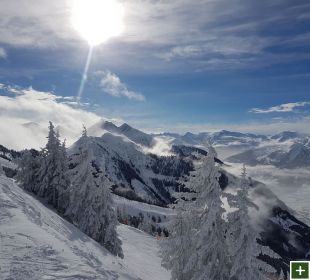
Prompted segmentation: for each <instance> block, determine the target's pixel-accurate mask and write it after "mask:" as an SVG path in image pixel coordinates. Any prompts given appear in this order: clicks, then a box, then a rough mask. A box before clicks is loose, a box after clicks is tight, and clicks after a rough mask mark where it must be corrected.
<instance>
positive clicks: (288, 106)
mask: <svg viewBox="0 0 310 280" xmlns="http://www.w3.org/2000/svg"><path fill="white" fill-rule="evenodd" d="M307 105H310V102H309V101H304V102H294V103H285V104H281V105H278V106H273V107H270V108H267V109H260V108H252V109H250V110H249V112H251V113H256V114H267V113H289V112H293V111H294V110H295V109H296V108H299V107H304V106H307Z"/></svg>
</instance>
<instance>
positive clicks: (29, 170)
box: [17, 150, 40, 192]
mask: <svg viewBox="0 0 310 280" xmlns="http://www.w3.org/2000/svg"><path fill="white" fill-rule="evenodd" d="M17 164H18V167H19V168H18V173H17V181H18V182H19V184H20V185H21V186H22V187H23V188H24V189H25V190H27V191H29V192H35V190H36V188H37V185H38V171H39V168H40V155H39V152H38V151H36V150H25V151H23V152H22V156H21V158H20V159H18V161H17Z"/></svg>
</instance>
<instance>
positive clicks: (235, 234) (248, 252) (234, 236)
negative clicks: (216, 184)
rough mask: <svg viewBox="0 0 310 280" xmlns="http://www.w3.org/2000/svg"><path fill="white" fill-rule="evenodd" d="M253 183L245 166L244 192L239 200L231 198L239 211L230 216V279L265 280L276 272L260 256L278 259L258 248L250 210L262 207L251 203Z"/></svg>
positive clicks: (260, 247)
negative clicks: (248, 178)
mask: <svg viewBox="0 0 310 280" xmlns="http://www.w3.org/2000/svg"><path fill="white" fill-rule="evenodd" d="M248 192H249V183H248V180H247V178H246V168H245V166H243V169H242V175H241V185H240V190H238V192H237V196H232V195H228V196H227V197H228V202H229V203H230V205H231V206H232V207H234V208H237V209H238V210H236V211H234V212H232V213H229V214H228V219H229V236H230V240H229V241H230V242H229V253H230V256H231V260H232V266H231V270H230V279H232V280H248V279H257V280H265V279H268V278H267V277H269V276H270V275H272V274H274V273H275V269H274V268H273V267H271V266H270V265H269V264H267V263H266V262H263V261H262V260H260V259H258V258H257V257H258V256H259V255H261V256H262V255H265V254H266V255H268V256H272V257H276V254H275V253H274V252H273V251H272V250H271V249H269V247H267V246H262V245H259V244H258V242H257V241H258V239H259V233H258V232H257V230H256V229H255V228H254V227H253V226H252V224H251V221H250V216H249V207H254V208H256V209H258V207H257V206H256V205H255V204H254V203H252V202H251V201H250V200H249V193H248Z"/></svg>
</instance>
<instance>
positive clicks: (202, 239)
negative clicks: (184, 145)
mask: <svg viewBox="0 0 310 280" xmlns="http://www.w3.org/2000/svg"><path fill="white" fill-rule="evenodd" d="M215 157H216V151H215V150H214V148H213V147H212V146H210V147H209V149H208V155H207V156H206V157H205V158H204V159H203V160H202V165H201V167H200V168H199V169H198V172H197V174H196V176H195V177H194V179H193V180H192V182H191V185H192V188H193V189H194V190H195V191H196V193H197V198H196V202H195V204H196V207H197V209H196V211H198V213H199V220H198V221H199V224H198V226H197V233H196V235H195V238H194V241H195V249H196V251H195V252H194V253H193V254H192V255H191V258H190V260H189V264H191V265H195V269H193V276H192V278H190V279H194V280H205V279H208V280H224V279H227V278H228V276H229V265H230V263H229V262H230V260H229V257H228V250H227V245H226V236H225V230H226V224H225V221H224V220H223V218H222V215H223V213H224V212H225V210H224V208H223V203H222V200H221V188H220V185H219V176H220V173H219V169H218V167H217V166H216V165H215Z"/></svg>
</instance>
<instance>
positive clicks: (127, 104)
mask: <svg viewBox="0 0 310 280" xmlns="http://www.w3.org/2000/svg"><path fill="white" fill-rule="evenodd" d="M72 1H74V0H71V1H70V0H65V1H64V0H54V1H47V0H42V1H40V5H38V1H34V0H27V1H26V0H16V1H10V0H3V1H2V5H1V6H2V7H1V11H0V83H1V84H3V85H4V86H3V89H2V91H1V92H2V95H3V96H7V95H8V93H7V91H8V89H7V87H10V88H11V89H12V88H18V89H19V90H20V92H22V91H23V90H25V89H27V88H29V87H32V89H33V90H34V91H36V92H37V95H38V97H37V98H38V99H40V93H42V92H44V93H49V94H52V95H53V96H62V97H66V96H67V97H68V98H67V99H63V98H62V99H61V98H56V99H55V98H52V99H53V100H54V101H53V102H56V103H63V105H65V106H71V107H72V108H73V109H76V110H82V111H86V113H87V112H92V113H93V114H94V115H96V116H99V117H101V116H102V117H105V118H110V119H113V120H116V121H119V122H122V121H125V122H128V123H129V124H131V125H133V126H136V127H138V128H141V129H144V130H147V131H167V130H169V131H177V132H185V131H189V130H190V131H194V132H197V131H206V130H216V129H223V128H225V129H231V130H243V131H253V132H257V133H272V132H273V131H276V130H285V129H291V130H292V129H296V130H299V131H302V132H306V133H310V131H309V127H310V126H309V124H310V115H309V112H310V104H309V103H308V102H309V101H310V96H309V94H310V92H309V89H310V3H309V1H306V0H303V1H302V0H294V1H291V0H275V1H267V0H262V1H249V0H218V1H212V0H195V1H192V0H177V1H175V0H171V1H161V0H156V1H154V0H130V1H129V0H123V1H121V3H122V4H123V6H124V10H125V17H124V26H125V28H124V32H123V33H122V34H121V35H120V36H118V37H115V38H112V39H110V40H109V41H107V42H105V43H104V44H101V45H99V46H96V47H95V48H94V51H93V56H92V60H91V65H90V69H89V73H88V81H87V83H86V86H85V89H84V93H83V96H82V99H81V102H82V103H85V104H84V105H80V106H79V108H78V106H77V105H76V104H74V102H75V100H74V99H73V98H71V97H72V96H73V97H74V96H76V95H77V92H78V88H79V84H80V80H81V75H82V72H83V68H84V65H85V61H86V57H87V53H88V48H89V47H88V44H87V43H86V42H85V41H84V40H83V39H82V38H81V37H80V36H79V34H78V33H77V32H76V30H74V29H73V28H72V25H71V23H70V11H71V10H70V9H71V5H72ZM4 87H6V88H5V90H4ZM9 91H10V90H9ZM20 94H21V93H19V94H18V95H16V94H15V95H14V93H13V94H12V92H11V96H10V98H11V99H12V100H11V101H14V99H16V98H17V97H16V96H19V97H20ZM70 98H71V99H70ZM69 99H70V102H69V101H68V100H69ZM6 101H7V100H6ZM1 102H2V104H6V103H5V102H4V100H1V99H0V103H1ZM86 103H87V104H86ZM10 104H13V102H11V103H10ZM0 106H1V105H0ZM6 106H7V104H6ZM19 106H20V108H19V110H18V114H17V113H16V114H17V115H14V110H13V109H12V110H10V116H14V119H22V120H25V121H27V122H28V121H32V122H38V119H41V117H38V114H36V113H35V110H36V109H35V108H33V112H32V114H31V117H29V116H28V117H27V118H26V117H24V116H23V114H26V115H27V112H28V111H27V110H26V109H25V110H23V109H22V108H23V105H22V103H20V105H19ZM0 109H1V108H0ZM5 111H6V112H7V111H8V110H2V113H0V117H2V118H7V117H8V115H5V114H6V113H4V112H5ZM39 111H40V110H38V112H39ZM23 112H24V113H23ZM94 120H96V117H95V118H94ZM82 121H85V120H84V119H81V122H82ZM90 122H91V121H90Z"/></svg>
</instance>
